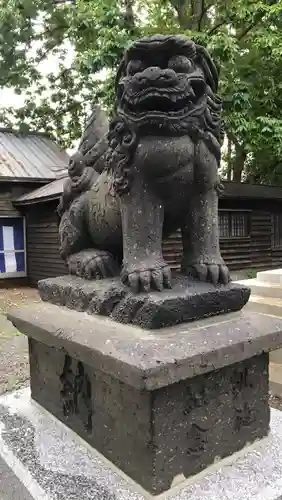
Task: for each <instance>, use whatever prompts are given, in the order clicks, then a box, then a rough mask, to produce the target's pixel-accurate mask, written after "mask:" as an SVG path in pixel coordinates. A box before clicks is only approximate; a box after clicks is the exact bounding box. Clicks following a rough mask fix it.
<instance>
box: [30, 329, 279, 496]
mask: <svg viewBox="0 0 282 500" xmlns="http://www.w3.org/2000/svg"><path fill="white" fill-rule="evenodd" d="M29 342H30V366H31V394H32V397H33V399H35V400H36V401H37V402H38V403H40V404H41V405H42V406H44V407H45V408H47V409H48V410H49V411H50V412H51V413H53V415H55V416H56V417H58V418H59V419H60V420H62V421H63V422H64V423H65V424H67V425H68V426H69V427H71V428H72V429H73V430H74V431H75V432H77V433H78V434H79V435H80V436H82V437H83V438H84V439H85V440H86V441H87V442H88V443H89V444H91V445H92V446H94V448H96V449H97V450H99V451H100V452H101V453H103V455H105V456H106V457H107V458H108V459H110V460H111V461H112V462H113V463H114V464H115V465H117V466H118V467H119V468H120V469H122V470H123V471H124V472H126V473H127V474H128V475H129V476H130V477H132V478H133V479H134V480H135V481H137V482H138V483H139V484H141V485H142V486H143V487H144V488H145V489H146V490H148V491H150V492H151V493H154V494H157V493H161V492H163V491H166V490H168V489H169V488H170V487H171V484H172V482H173V480H174V478H175V477H176V476H178V475H183V477H184V478H185V477H186V478H187V477H189V476H191V475H193V474H196V473H197V472H200V471H201V470H203V469H205V468H206V467H207V466H208V465H210V464H212V463H213V462H214V460H215V459H216V458H224V457H226V456H228V455H231V454H232V453H234V452H235V451H238V450H240V449H242V448H243V447H244V446H245V445H246V443H251V442H253V441H254V440H256V439H258V438H262V437H264V436H266V435H267V433H268V428H269V407H268V355H267V354H262V355H260V356H256V357H253V358H251V359H248V360H245V361H243V362H241V363H236V364H234V365H231V366H228V367H225V368H222V369H220V370H216V371H213V372H210V373H208V374H205V375H199V376H198V377H195V378H193V379H187V380H185V381H181V382H178V383H176V384H173V385H170V386H168V387H165V388H162V389H157V390H155V391H152V392H147V391H138V390H137V389H134V388H133V387H130V386H129V385H128V384H124V383H121V382H119V381H118V380H117V379H114V378H113V377H110V376H109V375H105V374H103V373H102V372H100V371H98V370H93V369H92V368H91V367H90V366H88V365H85V364H83V363H82V362H81V361H76V360H74V359H72V358H71V357H70V356H69V355H68V354H65V353H63V352H62V351H59V350H58V349H55V348H54V347H53V348H52V347H47V346H44V345H43V344H41V343H39V342H37V341H35V340H33V339H30V341H29Z"/></svg>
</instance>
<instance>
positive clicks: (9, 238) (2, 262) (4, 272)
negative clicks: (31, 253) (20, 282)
mask: <svg viewBox="0 0 282 500" xmlns="http://www.w3.org/2000/svg"><path fill="white" fill-rule="evenodd" d="M24 276H26V255H25V220H24V218H23V217H0V278H17V277H24Z"/></svg>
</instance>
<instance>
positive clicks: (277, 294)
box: [236, 278, 282, 299]
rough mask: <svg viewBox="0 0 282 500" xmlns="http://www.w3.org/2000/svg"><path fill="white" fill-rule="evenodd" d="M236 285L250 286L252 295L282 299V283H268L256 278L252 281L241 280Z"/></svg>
mask: <svg viewBox="0 0 282 500" xmlns="http://www.w3.org/2000/svg"><path fill="white" fill-rule="evenodd" d="M236 283H239V284H241V285H245V286H248V287H249V288H250V289H251V291H252V295H256V296H260V297H269V298H273V299H282V283H281V284H280V283H269V282H268V283H266V282H263V281H258V280H257V279H256V278H255V279H251V280H240V281H236Z"/></svg>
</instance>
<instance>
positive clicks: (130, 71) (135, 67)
mask: <svg viewBox="0 0 282 500" xmlns="http://www.w3.org/2000/svg"><path fill="white" fill-rule="evenodd" d="M143 69H144V64H143V63H142V61H137V60H135V61H129V63H128V65H127V68H126V72H127V75H128V76H133V75H135V73H139V72H140V71H143Z"/></svg>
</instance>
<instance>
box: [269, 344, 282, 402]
mask: <svg viewBox="0 0 282 500" xmlns="http://www.w3.org/2000/svg"><path fill="white" fill-rule="evenodd" d="M272 354H274V353H272ZM275 354H277V355H278V356H277V359H276V360H275V361H278V357H279V356H280V359H281V357H282V351H281V349H279V350H278V351H277V353H275ZM272 359H273V358H272ZM269 390H270V392H271V394H273V396H278V397H280V398H281V397H282V364H280V363H279V362H277V363H274V362H272V361H271V363H269Z"/></svg>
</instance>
